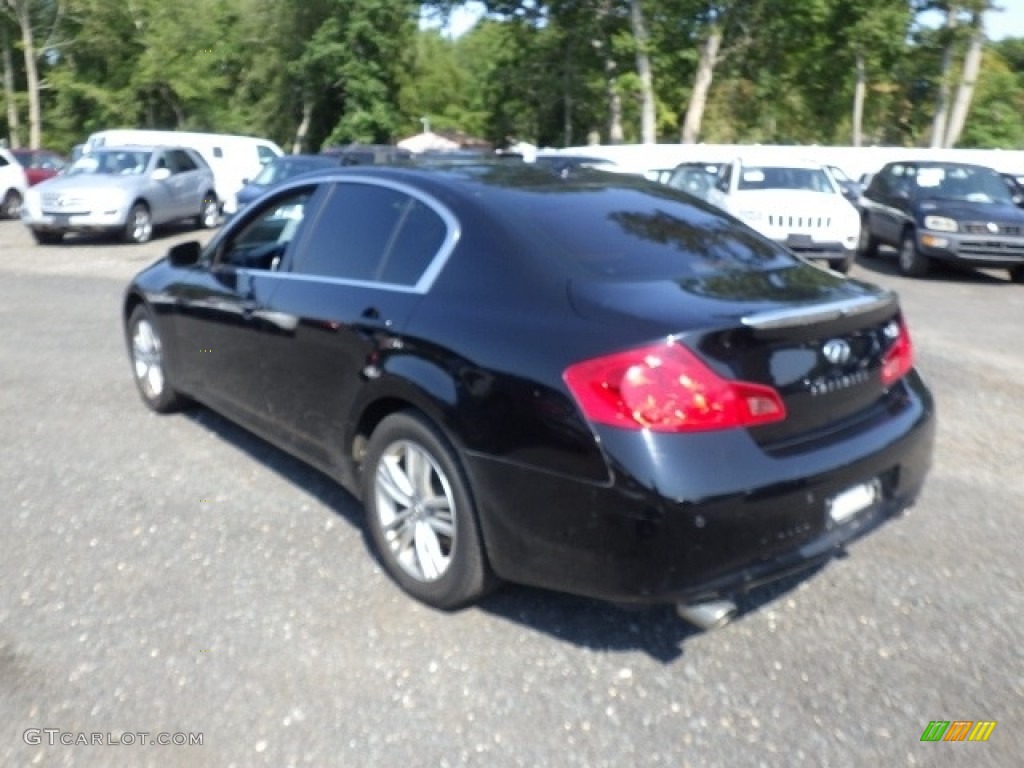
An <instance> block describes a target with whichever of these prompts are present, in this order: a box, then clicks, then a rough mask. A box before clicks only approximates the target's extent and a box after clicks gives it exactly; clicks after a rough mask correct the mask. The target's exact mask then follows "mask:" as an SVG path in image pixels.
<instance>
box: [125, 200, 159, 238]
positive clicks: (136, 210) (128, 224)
mask: <svg viewBox="0 0 1024 768" xmlns="http://www.w3.org/2000/svg"><path fill="white" fill-rule="evenodd" d="M121 236H122V237H123V238H124V241H125V242H127V243H148V242H149V241H150V238H152V237H153V217H152V215H151V214H150V212H149V208H147V207H146V205H145V203H136V204H135V205H133V206H132V209H131V210H130V211H128V218H127V219H126V220H125V223H124V231H123V232H122V235H121Z"/></svg>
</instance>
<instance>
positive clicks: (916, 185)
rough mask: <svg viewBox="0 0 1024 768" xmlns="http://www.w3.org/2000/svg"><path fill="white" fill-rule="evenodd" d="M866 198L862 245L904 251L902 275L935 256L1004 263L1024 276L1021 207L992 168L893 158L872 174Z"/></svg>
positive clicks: (921, 269) (871, 250)
mask: <svg viewBox="0 0 1024 768" xmlns="http://www.w3.org/2000/svg"><path fill="white" fill-rule="evenodd" d="M860 203H861V210H862V213H861V233H860V243H859V246H858V250H859V252H860V254H861V255H863V256H866V257H871V256H874V255H875V254H876V253H877V251H878V246H879V245H883V244H884V245H891V246H894V247H896V248H898V249H899V267H900V271H901V272H903V274H905V275H912V276H920V275H924V274H925V273H926V272H927V271H928V267H929V266H930V264H931V261H932V259H939V260H942V261H953V262H958V263H962V264H967V265H970V266H975V267H1005V268H1006V269H1008V270H1009V271H1010V277H1011V279H1012V280H1013V281H1014V282H1018V283H1020V282H1024V210H1021V209H1020V208H1018V207H1017V206H1016V205H1014V201H1013V199H1012V198H1011V196H1010V193H1009V191H1008V189H1007V187H1006V183H1005V182H1004V181H1003V179H1002V178H1001V177H1000V175H999V174H998V173H997V172H996V171H993V170H992V169H991V168H985V167H983V166H980V165H968V164H966V163H949V162H934V161H921V162H895V163H889V164H888V165H886V166H885V167H884V168H882V170H881V171H879V172H878V173H877V174H875V177H874V178H873V179H872V180H871V184H870V185H869V186H868V188H867V189H866V190H865V191H864V194H863V196H862V197H861V200H860Z"/></svg>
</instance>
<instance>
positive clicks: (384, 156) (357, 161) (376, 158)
mask: <svg viewBox="0 0 1024 768" xmlns="http://www.w3.org/2000/svg"><path fill="white" fill-rule="evenodd" d="M320 154H322V155H328V156H330V157H335V158H337V159H338V162H339V164H340V165H392V164H394V163H402V162H408V161H409V160H411V159H412V152H410V151H409V150H407V149H402V148H401V147H395V146H392V145H390V144H359V143H354V144H342V145H338V146H334V147H326V148H324V149H322V150H321V151H320Z"/></svg>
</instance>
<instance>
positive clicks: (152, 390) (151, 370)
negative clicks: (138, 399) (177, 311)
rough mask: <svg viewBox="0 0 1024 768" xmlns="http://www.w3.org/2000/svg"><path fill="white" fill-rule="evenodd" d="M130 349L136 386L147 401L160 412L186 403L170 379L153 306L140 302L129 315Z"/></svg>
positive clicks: (168, 410) (175, 408) (127, 329)
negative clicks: (149, 306)
mask: <svg viewBox="0 0 1024 768" xmlns="http://www.w3.org/2000/svg"><path fill="white" fill-rule="evenodd" d="M126 331H127V334H128V353H129V355H130V356H131V362H132V372H133V373H134V374H135V386H137V387H138V388H139V394H140V395H142V400H143V402H145V403H146V405H148V406H149V407H150V408H152V409H153V410H154V411H156V412H157V413H169V412H171V411H175V410H178V409H179V408H181V407H182V405H184V402H185V401H184V398H182V396H181V395H179V394H178V393H177V392H176V391H175V390H174V388H173V387H172V386H171V384H170V382H169V381H168V379H167V369H166V364H165V361H164V345H163V342H162V341H161V339H160V331H159V330H158V329H157V326H156V323H155V321H154V320H153V315H152V313H151V312H150V310H149V309H148V308H147V307H146V306H145V305H142V304H140V305H139V306H137V307H136V308H135V309H134V310H132V313H131V315H130V316H129V318H128V326H127V328H126Z"/></svg>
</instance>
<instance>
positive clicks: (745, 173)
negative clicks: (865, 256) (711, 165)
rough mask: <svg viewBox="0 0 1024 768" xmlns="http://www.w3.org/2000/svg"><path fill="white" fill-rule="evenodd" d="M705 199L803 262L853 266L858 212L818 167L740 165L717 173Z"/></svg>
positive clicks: (752, 162)
mask: <svg viewBox="0 0 1024 768" xmlns="http://www.w3.org/2000/svg"><path fill="white" fill-rule="evenodd" d="M708 199H709V200H710V201H711V202H712V203H714V204H715V205H717V206H718V207H720V208H722V209H724V210H726V211H728V212H729V213H731V214H732V215H734V216H736V217H737V218H738V219H740V220H741V221H743V222H745V223H746V224H748V225H750V226H751V227H753V228H754V229H756V230H757V231H758V232H760V233H761V234H763V235H764V236H765V237H769V238H771V239H772V240H775V241H776V242H778V243H782V244H784V245H785V246H786V247H788V248H789V249H790V250H792V251H794V252H795V253H798V254H800V255H801V256H804V257H805V258H809V259H820V260H824V261H827V262H828V265H829V266H830V267H831V268H832V269H834V270H836V271H837V272H848V271H849V270H850V267H851V266H853V261H854V258H855V255H856V248H857V235H858V232H859V230H860V222H859V219H858V217H857V211H856V209H854V207H853V206H852V205H850V203H849V201H848V200H847V199H846V198H845V197H843V194H842V190H840V188H839V185H838V184H837V183H836V181H835V179H834V178H833V177H832V175H831V174H830V173H829V172H828V171H827V170H826V169H825V168H824V166H822V165H820V164H818V163H815V162H810V161H808V162H800V161H796V160H781V161H780V160H775V159H767V158H762V159H760V160H750V161H746V160H743V159H739V160H736V161H734V162H733V163H731V164H730V165H728V166H726V167H725V168H724V169H723V170H722V171H721V173H720V174H719V177H718V181H717V182H716V183H715V187H714V188H713V189H712V190H711V192H710V194H709V198H708Z"/></svg>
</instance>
